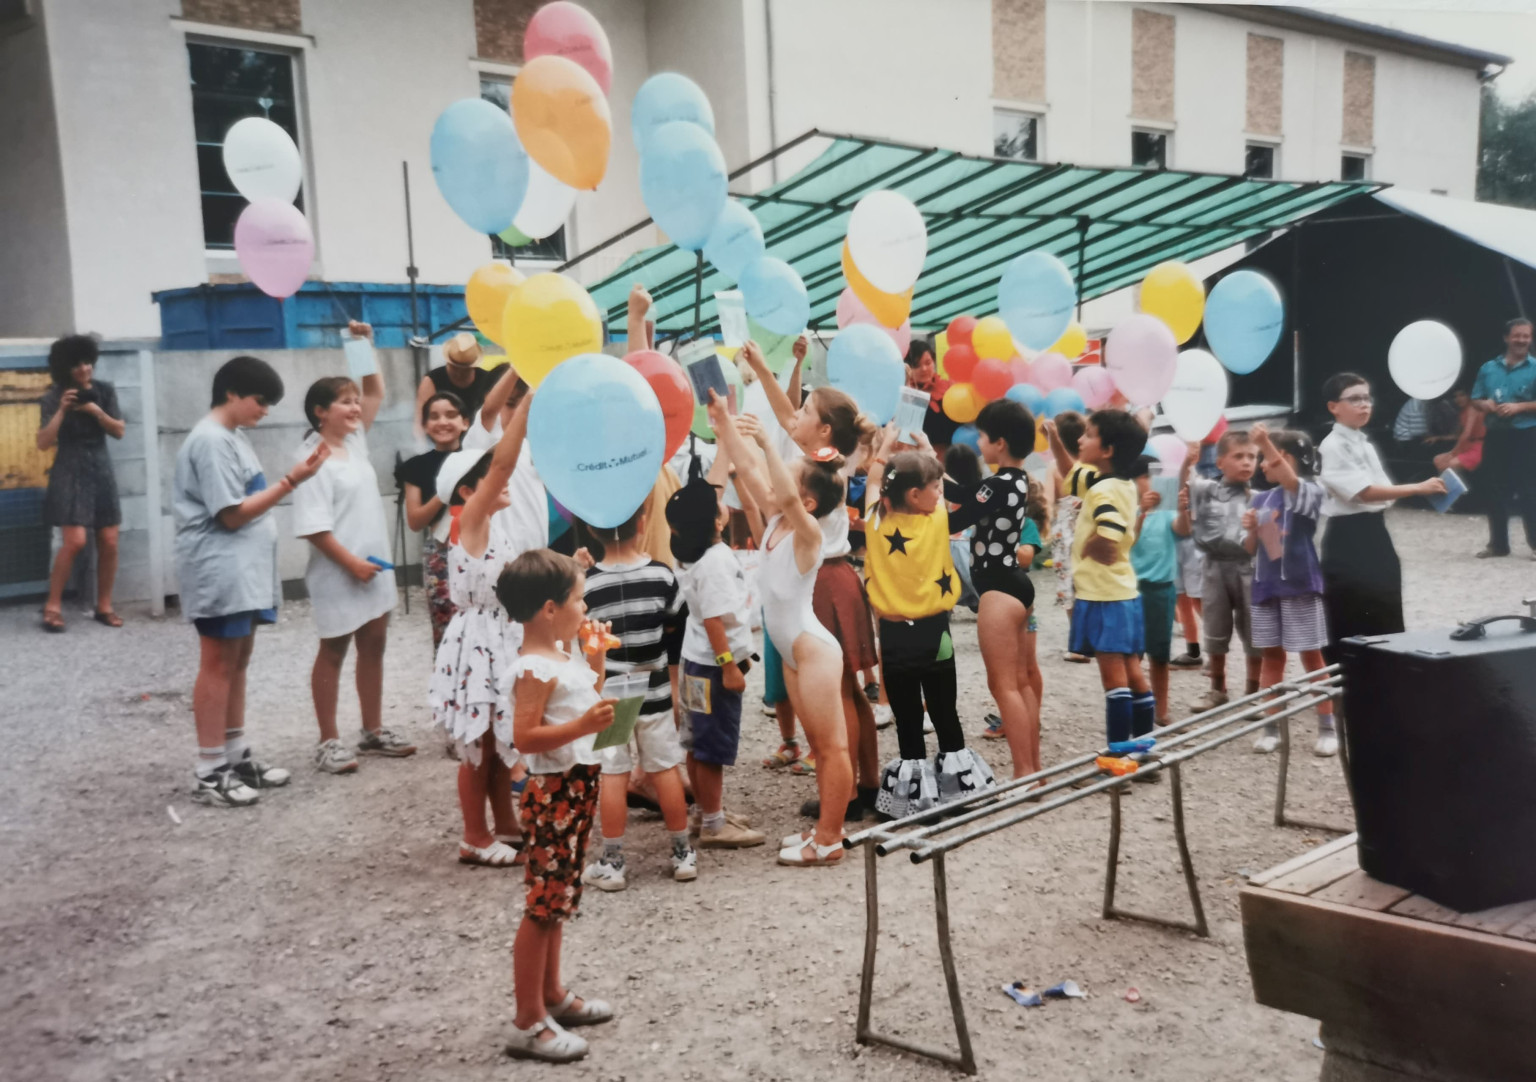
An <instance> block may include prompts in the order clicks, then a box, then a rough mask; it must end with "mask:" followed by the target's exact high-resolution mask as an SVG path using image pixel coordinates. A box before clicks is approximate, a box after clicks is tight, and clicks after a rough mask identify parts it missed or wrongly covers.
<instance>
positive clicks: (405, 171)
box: [400, 161, 425, 380]
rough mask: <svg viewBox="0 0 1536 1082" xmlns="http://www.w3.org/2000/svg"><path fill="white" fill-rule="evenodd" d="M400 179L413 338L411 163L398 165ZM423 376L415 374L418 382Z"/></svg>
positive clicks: (417, 325)
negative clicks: (403, 184)
mask: <svg viewBox="0 0 1536 1082" xmlns="http://www.w3.org/2000/svg"><path fill="white" fill-rule="evenodd" d="M400 178H401V179H402V180H403V181H404V182H405V276H406V278H407V279H409V280H410V283H411V337H412V338H415V337H416V336H417V334H419V333H420V331H421V318H420V314H419V313H418V311H417V308H416V277H417V275H418V274H419V273H420V272H419V271H418V270H417V269H416V234H415V230H414V229H413V228H412V226H411V163H410V162H404V161H403V162H401V163H400ZM423 375H425V373H423V372H417V373H416V378H417V379H418V380H419V379H421V377H422V376H423Z"/></svg>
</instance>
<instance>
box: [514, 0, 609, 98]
mask: <svg viewBox="0 0 1536 1082" xmlns="http://www.w3.org/2000/svg"><path fill="white" fill-rule="evenodd" d="M540 56H563V57H565V58H566V59H568V60H574V61H575V62H576V63H578V64H580V65H581V66H582V67H584V68H586V69H587V72H588V74H590V75H591V76H592V78H594V79H596V80H597V85H598V86H600V87H602V88H603V93H604V94H606V93H608V87H609V84H611V83H612V82H613V50H612V48H611V47H610V46H609V44H608V35H607V34H605V33H604V32H603V27H602V24H601V23H599V22H598V21H597V20H596V19H595V18H593V16H592V13H591V12H590V11H588V10H587V9H586V8H584V7H582V6H581V5H580V4H572V3H569V2H568V0H555V2H554V3H552V4H545V5H544V6H543V7H541V8H539V10H538V11H536V12H534V13H533V18H531V19H529V20H528V28H527V29H526V30H524V31H523V59H524V60H525V61H526V60H532V59H534V58H535V57H540Z"/></svg>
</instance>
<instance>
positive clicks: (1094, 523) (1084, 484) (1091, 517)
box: [1067, 462, 1138, 601]
mask: <svg viewBox="0 0 1536 1082" xmlns="http://www.w3.org/2000/svg"><path fill="white" fill-rule="evenodd" d="M1067 493H1068V495H1071V496H1076V497H1077V498H1078V499H1080V500H1082V501H1083V509H1082V511H1080V512H1079V513H1078V516H1077V532H1076V533H1074V534H1073V535H1072V589H1073V591H1074V592H1075V593H1076V594H1077V596H1078V597H1079V598H1081V599H1082V600H1083V601H1130V600H1131V599H1132V598H1135V597H1137V596H1138V593H1137V589H1136V571H1135V569H1134V568H1132V567H1131V546H1132V545H1134V544H1135V543H1136V533H1135V526H1136V503H1137V497H1136V485H1135V484H1134V483H1133V482H1131V481H1127V480H1125V479H1124V478H1123V477H1106V476H1104V475H1103V474H1102V473H1100V472H1099V471H1098V470H1096V469H1094V468H1093V467H1092V466H1085V465H1083V464H1082V463H1081V462H1079V463H1078V464H1077V465H1076V466H1073V467H1072V472H1070V473H1068V474H1067ZM1095 534H1097V535H1098V536H1099V537H1106V538H1108V539H1109V540H1111V541H1113V542H1114V543H1115V549H1116V559H1115V562H1114V563H1112V564H1101V563H1099V561H1097V560H1093V559H1089V558H1088V557H1086V556H1084V555H1083V547H1084V546H1085V545H1087V544H1088V539H1089V538H1090V537H1093V536H1094V535H1095Z"/></svg>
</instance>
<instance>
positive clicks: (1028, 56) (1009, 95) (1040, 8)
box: [992, 0, 1045, 102]
mask: <svg viewBox="0 0 1536 1082" xmlns="http://www.w3.org/2000/svg"><path fill="white" fill-rule="evenodd" d="M992 95H993V97H997V98H1003V99H1005V100H1009V101H1028V102H1043V101H1045V0H992Z"/></svg>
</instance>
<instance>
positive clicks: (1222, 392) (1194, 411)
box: [1163, 349, 1227, 441]
mask: <svg viewBox="0 0 1536 1082" xmlns="http://www.w3.org/2000/svg"><path fill="white" fill-rule="evenodd" d="M1226 408H1227V370H1226V369H1225V368H1223V367H1222V366H1221V362H1220V361H1218V360H1217V359H1216V358H1215V357H1213V356H1211V355H1210V354H1209V353H1207V352H1206V351H1205V350H1203V349H1186V350H1185V351H1184V352H1183V353H1180V354H1179V361H1178V364H1177V365H1176V366H1175V367H1174V370H1173V383H1172V385H1171V386H1170V387H1169V388H1168V391H1167V393H1166V394H1164V395H1163V415H1164V416H1165V417H1167V418H1168V423H1169V424H1171V425H1173V430H1174V431H1175V432H1177V433H1178V434H1179V438H1180V439H1182V440H1186V441H1188V440H1200V439H1204V438H1205V437H1206V436H1207V435H1209V434H1210V431H1211V429H1213V428H1215V427H1216V422H1217V421H1219V420H1221V411H1222V410H1224V409H1226Z"/></svg>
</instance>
